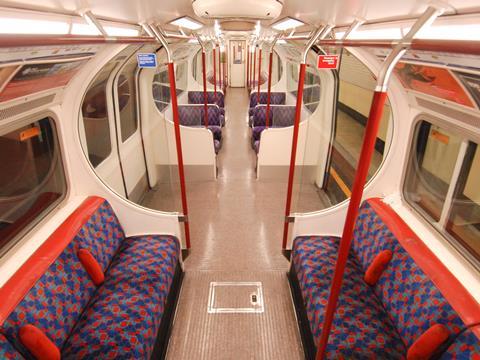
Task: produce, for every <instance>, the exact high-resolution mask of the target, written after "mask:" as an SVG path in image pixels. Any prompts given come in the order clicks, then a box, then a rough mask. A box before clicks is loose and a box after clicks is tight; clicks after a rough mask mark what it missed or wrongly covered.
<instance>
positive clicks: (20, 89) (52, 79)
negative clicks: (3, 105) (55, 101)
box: [0, 60, 88, 102]
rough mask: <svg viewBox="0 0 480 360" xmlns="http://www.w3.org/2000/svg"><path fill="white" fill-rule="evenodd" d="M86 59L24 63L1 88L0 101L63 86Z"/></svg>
mask: <svg viewBox="0 0 480 360" xmlns="http://www.w3.org/2000/svg"><path fill="white" fill-rule="evenodd" d="M87 61H88V60H77V61H71V62H63V63H49V64H29V65H24V66H22V68H21V69H20V70H19V71H18V72H17V73H16V74H15V76H14V77H13V78H12V79H11V80H10V82H9V83H8V84H7V85H6V86H5V87H4V88H3V90H2V92H1V93H0V102H3V101H7V100H11V99H16V98H19V97H23V96H27V95H30V94H33V93H37V92H40V91H44V90H48V89H53V88H57V87H62V86H65V85H67V84H68V82H69V81H70V80H71V79H72V77H73V76H74V75H75V74H76V73H77V71H78V70H79V69H80V68H81V66H82V65H84V64H85V63H86V62H87Z"/></svg>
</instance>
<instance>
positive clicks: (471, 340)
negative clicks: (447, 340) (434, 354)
mask: <svg viewBox="0 0 480 360" xmlns="http://www.w3.org/2000/svg"><path fill="white" fill-rule="evenodd" d="M474 329H475V330H476V334H477V335H475V333H474V332H473V331H472V329H468V330H467V331H464V332H462V333H461V334H460V335H459V336H458V337H456V338H455V339H453V341H452V343H451V344H450V346H449V347H448V348H447V349H446V350H445V352H444V353H443V354H442V355H441V356H440V359H441V360H451V359H478V358H479V355H480V340H479V336H480V326H476V327H474ZM460 354H461V355H460ZM475 356H476V357H475Z"/></svg>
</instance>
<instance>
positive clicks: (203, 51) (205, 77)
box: [202, 50, 208, 127]
mask: <svg viewBox="0 0 480 360" xmlns="http://www.w3.org/2000/svg"><path fill="white" fill-rule="evenodd" d="M205 57H206V56H205V50H202V68H203V103H204V106H205V115H204V116H205V127H208V96H207V64H206V63H207V62H206V59H205Z"/></svg>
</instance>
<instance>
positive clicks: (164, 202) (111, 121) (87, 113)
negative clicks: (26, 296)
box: [79, 45, 188, 213]
mask: <svg viewBox="0 0 480 360" xmlns="http://www.w3.org/2000/svg"><path fill="white" fill-rule="evenodd" d="M140 52H142V53H145V52H149V53H157V48H156V47H154V46H151V45H147V46H144V47H141V48H139V47H138V46H134V45H132V46H129V47H127V48H125V49H124V50H123V51H121V52H120V53H119V54H118V55H117V56H115V57H114V58H113V59H111V60H110V61H109V62H108V63H107V64H105V65H104V67H103V68H102V69H101V70H100V71H99V72H98V74H97V75H96V76H95V78H94V79H93V81H92V82H91V84H90V86H89V87H88V89H87V91H86V93H85V95H84V98H83V104H82V107H81V112H80V126H79V128H80V136H81V141H82V145H83V148H84V151H85V154H86V156H87V158H88V160H89V162H90V164H91V165H92V167H93V168H94V170H95V172H96V174H97V175H98V176H99V177H100V178H101V179H102V181H103V182H104V183H106V184H107V185H108V186H109V187H110V188H112V189H113V190H115V191H116V192H117V193H119V194H120V195H122V196H124V197H127V198H128V199H130V200H132V199H133V200H134V201H135V202H136V203H138V204H139V205H142V206H144V207H147V208H151V209H154V210H159V211H164V212H179V213H181V211H182V207H181V199H180V185H179V184H180V183H179V178H178V166H177V165H176V164H177V160H176V151H175V136H174V133H173V125H172V123H171V122H170V121H168V120H166V117H168V112H169V111H170V112H171V108H170V102H171V96H170V84H169V77H168V69H167V66H166V63H167V57H166V53H165V52H164V51H163V50H162V51H159V52H158V53H157V64H159V65H158V67H157V68H156V69H143V70H140V69H139V68H138V64H137V59H136V54H137V53H140ZM176 68H177V72H176V78H177V79H176V80H177V87H178V88H177V91H179V92H181V91H185V90H186V87H187V75H188V74H187V70H188V69H187V62H186V61H184V62H179V63H178V64H176ZM115 79H117V80H116V81H115ZM140 79H141V81H140ZM114 87H115V90H116V91H113V90H114ZM114 97H116V98H115V99H114ZM139 99H141V100H142V101H138V100H139ZM116 107H118V108H116ZM116 113H117V114H118V116H119V118H118V119H116V117H115V114H116ZM146 114H148V116H147V115H146ZM142 115H144V116H142ZM116 124H118V126H117V125H116ZM138 129H140V133H139V132H138ZM132 134H134V135H132ZM137 138H138V139H137ZM133 159H135V160H134V161H133ZM128 183H130V184H133V185H134V186H133V189H134V190H133V191H132V190H131V191H127V189H126V184H128ZM127 193H128V195H127ZM132 193H133V195H131V194H132Z"/></svg>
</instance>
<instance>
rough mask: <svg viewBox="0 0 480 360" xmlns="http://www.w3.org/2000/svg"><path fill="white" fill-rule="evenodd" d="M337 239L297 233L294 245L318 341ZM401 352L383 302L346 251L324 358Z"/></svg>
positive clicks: (387, 355) (393, 356)
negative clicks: (341, 286) (344, 265)
mask: <svg viewBox="0 0 480 360" xmlns="http://www.w3.org/2000/svg"><path fill="white" fill-rule="evenodd" d="M338 242H339V239H338V238H336V237H299V238H297V239H295V242H294V246H293V251H292V262H293V266H294V267H295V271H296V273H297V277H298V281H299V284H300V289H301V291H302V296H303V299H304V303H305V304H304V305H305V308H306V312H307V316H308V319H309V322H310V328H311V331H312V334H313V337H314V340H315V343H317V344H318V341H319V339H320V334H321V324H322V323H323V318H324V311H325V307H326V305H327V300H328V294H329V290H330V284H331V280H332V277H333V272H334V268H335V260H336V254H337V252H338ZM386 349H388V352H387V350H386ZM405 353H406V349H405V346H404V344H403V342H402V340H401V338H400V336H399V334H398V333H397V331H396V329H395V327H394V326H393V324H392V322H391V321H390V319H389V317H388V315H387V314H386V312H385V311H384V309H383V307H382V304H381V303H380V301H379V300H378V299H377V298H376V296H375V295H374V294H373V291H372V290H371V288H370V287H369V286H368V285H367V284H366V283H365V282H364V281H363V272H362V271H361V270H360V269H359V265H358V264H357V262H356V260H355V259H354V258H353V257H350V259H349V260H348V265H347V270H346V273H345V278H344V283H343V288H342V292H341V295H340V298H339V302H338V308H337V312H336V314H335V318H334V321H333V325H332V330H331V333H330V337H329V342H328V345H327V358H328V359H336V358H341V357H344V358H355V359H372V358H383V359H386V358H389V359H402V358H403V357H404V354H405Z"/></svg>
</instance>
